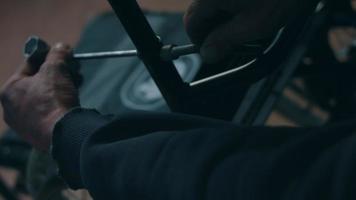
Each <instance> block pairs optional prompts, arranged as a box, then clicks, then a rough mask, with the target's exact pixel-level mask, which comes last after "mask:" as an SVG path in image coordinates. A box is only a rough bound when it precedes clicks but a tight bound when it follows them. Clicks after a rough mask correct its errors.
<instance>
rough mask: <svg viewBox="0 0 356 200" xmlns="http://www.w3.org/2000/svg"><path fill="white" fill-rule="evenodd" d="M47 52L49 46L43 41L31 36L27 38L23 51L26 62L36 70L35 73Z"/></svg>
mask: <svg viewBox="0 0 356 200" xmlns="http://www.w3.org/2000/svg"><path fill="white" fill-rule="evenodd" d="M49 50H50V46H49V45H48V44H47V43H46V42H45V41H44V40H42V39H41V38H39V37H37V36H31V37H29V38H28V40H27V42H26V44H25V47H24V50H23V51H24V56H25V57H26V58H27V60H28V62H29V63H30V64H31V66H32V67H34V68H36V69H35V71H38V69H39V67H40V66H41V65H42V64H43V62H44V61H45V59H46V56H47V54H48V52H49Z"/></svg>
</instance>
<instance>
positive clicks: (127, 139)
mask: <svg viewBox="0 0 356 200" xmlns="http://www.w3.org/2000/svg"><path fill="white" fill-rule="evenodd" d="M353 124H354V123H345V124H343V125H339V126H335V127H327V128H323V129H321V128H317V129H301V128H299V129H291V128H247V127H237V126H235V125H232V124H230V123H226V122H222V121H217V120H211V119H205V118H198V117H192V116H187V115H176V114H157V113H147V112H138V113H132V114H130V115H125V116H119V117H116V118H114V119H112V118H110V119H109V118H106V117H104V116H102V115H100V114H98V113H97V112H95V111H89V110H79V111H76V112H73V113H69V114H67V115H66V116H65V117H64V118H63V119H62V120H61V121H60V122H58V123H57V126H56V129H55V131H54V141H53V144H54V151H53V154H54V157H55V159H56V160H57V161H58V163H59V166H60V169H61V170H60V172H61V174H62V176H63V177H64V178H65V180H66V181H67V182H68V183H69V184H70V186H72V187H73V188H79V187H84V188H86V189H88V190H89V191H90V193H91V195H92V196H93V197H94V199H164V200H170V199H177V200H182V199H192V200H193V199H194V200H195V199H219V200H224V199H288V200H289V199H352V198H350V197H355V196H354V195H355V192H354V191H355V190H354V188H355V186H356V185H355V180H356V175H355V171H356V170H354V169H356V163H355V152H356V142H355V141H356V139H355V134H353V133H352V126H353ZM78 135H79V136H78ZM73 141H75V142H73ZM68 144H69V145H68Z"/></svg>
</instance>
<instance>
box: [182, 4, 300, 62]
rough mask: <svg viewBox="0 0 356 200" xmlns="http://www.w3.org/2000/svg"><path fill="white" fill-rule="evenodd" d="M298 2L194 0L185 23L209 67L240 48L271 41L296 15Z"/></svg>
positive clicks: (186, 15)
mask: <svg viewBox="0 0 356 200" xmlns="http://www.w3.org/2000/svg"><path fill="white" fill-rule="evenodd" d="M302 3H303V2H300V1H298V0H194V1H193V3H192V4H191V6H190V8H189V9H188V11H187V12H186V14H185V17H184V22H185V26H186V30H187V32H188V34H189V36H190V38H191V40H192V41H193V42H194V43H196V44H198V45H202V47H201V55H202V57H203V59H204V60H205V61H206V62H208V63H215V62H217V61H220V60H222V59H224V58H228V57H229V56H231V55H232V54H233V52H234V49H236V48H237V47H238V46H240V45H241V44H244V43H246V42H251V41H255V40H259V39H264V38H267V37H271V36H273V35H274V34H276V33H277V31H278V30H279V29H280V28H282V27H283V26H284V25H286V23H287V22H288V21H289V20H290V19H291V17H294V16H296V14H297V13H298V12H299V9H300V7H299V6H298V4H299V5H300V4H302Z"/></svg>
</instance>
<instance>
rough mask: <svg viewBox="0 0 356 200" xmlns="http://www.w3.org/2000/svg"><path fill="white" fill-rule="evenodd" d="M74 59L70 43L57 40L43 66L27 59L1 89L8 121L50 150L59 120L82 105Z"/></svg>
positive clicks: (0, 95)
mask: <svg viewBox="0 0 356 200" xmlns="http://www.w3.org/2000/svg"><path fill="white" fill-rule="evenodd" d="M70 60H71V49H70V47H68V46H66V45H63V44H57V45H55V46H54V47H53V48H52V49H51V50H50V52H49V53H48V55H47V57H46V60H45V62H44V63H43V64H42V65H41V66H40V67H36V66H32V65H31V64H30V63H28V62H24V63H23V64H22V66H21V67H20V69H19V70H18V71H17V72H16V73H15V74H14V75H12V76H11V77H10V79H9V80H8V81H7V82H6V83H5V85H4V86H3V87H2V89H1V94H0V100H1V104H2V106H3V108H4V120H5V122H6V123H7V124H8V125H9V126H10V127H11V128H13V129H14V130H15V131H16V132H17V133H18V134H20V135H21V136H22V137H23V138H24V139H25V140H26V141H28V142H30V143H31V144H33V146H34V147H35V148H37V149H39V150H43V151H46V150H48V148H49V146H50V141H51V137H52V129H53V126H54V124H55V123H56V121H57V120H58V119H59V118H60V117H61V116H63V115H64V114H65V113H66V112H68V110H69V109H71V108H72V107H75V106H79V100H78V91H77V89H76V88H75V86H74V83H73V81H72V77H71V74H70V72H69V70H68V66H67V63H69V62H70ZM34 69H39V70H38V71H35V70H34Z"/></svg>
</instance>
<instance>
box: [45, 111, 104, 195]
mask: <svg viewBox="0 0 356 200" xmlns="http://www.w3.org/2000/svg"><path fill="white" fill-rule="evenodd" d="M109 121H110V118H108V117H105V116H103V115H101V114H100V113H98V112H97V111H96V110H89V109H83V108H75V109H73V110H71V111H70V112H68V113H67V114H65V115H64V116H63V117H62V118H61V119H60V120H59V121H58V122H57V123H56V125H55V127H54V129H53V138H52V150H51V153H52V157H53V159H55V160H56V161H57V163H58V167H59V174H60V176H62V177H63V178H64V179H65V180H66V182H67V183H68V185H69V186H70V187H71V188H72V189H79V188H82V187H83V185H82V181H81V176H80V150H81V146H82V143H83V142H84V140H85V139H86V138H87V137H88V136H89V135H91V134H92V133H94V132H95V131H96V130H98V129H99V128H100V127H102V126H104V125H105V124H107V123H108V122H109Z"/></svg>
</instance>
